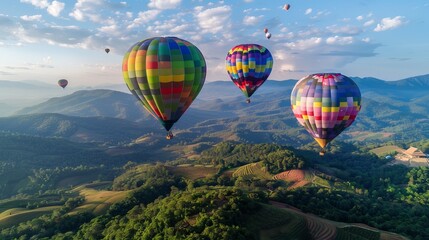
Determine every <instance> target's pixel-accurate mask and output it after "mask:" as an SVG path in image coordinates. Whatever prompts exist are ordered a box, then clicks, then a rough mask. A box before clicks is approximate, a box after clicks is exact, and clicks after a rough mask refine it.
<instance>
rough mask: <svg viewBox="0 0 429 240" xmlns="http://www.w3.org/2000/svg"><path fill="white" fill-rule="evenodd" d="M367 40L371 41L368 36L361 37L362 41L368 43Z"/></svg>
mask: <svg viewBox="0 0 429 240" xmlns="http://www.w3.org/2000/svg"><path fill="white" fill-rule="evenodd" d="M369 41H371V39H370V38H369V37H366V38H362V42H366V43H368V42H369Z"/></svg>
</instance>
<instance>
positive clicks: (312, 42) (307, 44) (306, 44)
mask: <svg viewBox="0 0 429 240" xmlns="http://www.w3.org/2000/svg"><path fill="white" fill-rule="evenodd" d="M321 43H322V38H319V37H312V38H308V39H300V40H298V41H295V42H289V43H286V44H285V46H286V47H288V48H290V49H292V50H307V49H310V48H314V47H316V46H318V45H320V44H321Z"/></svg>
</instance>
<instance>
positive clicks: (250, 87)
mask: <svg viewBox="0 0 429 240" xmlns="http://www.w3.org/2000/svg"><path fill="white" fill-rule="evenodd" d="M272 68H273V57H272V56H271V53H270V51H268V49H267V48H265V47H263V46H261V45H258V44H241V45H237V46H235V47H233V48H231V50H229V52H228V54H227V55H226V71H227V72H228V75H229V77H230V78H231V80H232V81H233V82H234V84H235V85H236V86H237V87H239V88H240V90H241V91H242V92H243V93H244V95H245V96H246V97H248V98H249V97H250V96H252V94H253V93H254V92H255V91H256V89H258V88H259V87H260V86H261V85H262V84H263V83H264V82H265V80H267V78H268V76H269V75H270V73H271V70H272Z"/></svg>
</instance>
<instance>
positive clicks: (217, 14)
mask: <svg viewBox="0 0 429 240" xmlns="http://www.w3.org/2000/svg"><path fill="white" fill-rule="evenodd" d="M196 16H197V20H198V24H199V25H200V27H201V28H202V29H203V32H209V33H218V32H220V31H222V30H223V29H224V28H225V23H227V22H228V19H229V17H230V16H231V7H230V6H225V5H224V6H220V7H215V8H209V9H206V10H203V11H201V12H199V13H197V14H196Z"/></svg>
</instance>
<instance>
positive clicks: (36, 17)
mask: <svg viewBox="0 0 429 240" xmlns="http://www.w3.org/2000/svg"><path fill="white" fill-rule="evenodd" d="M21 19H22V20H24V21H40V20H41V19H42V15H32V16H28V15H24V16H21Z"/></svg>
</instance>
